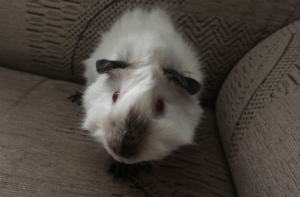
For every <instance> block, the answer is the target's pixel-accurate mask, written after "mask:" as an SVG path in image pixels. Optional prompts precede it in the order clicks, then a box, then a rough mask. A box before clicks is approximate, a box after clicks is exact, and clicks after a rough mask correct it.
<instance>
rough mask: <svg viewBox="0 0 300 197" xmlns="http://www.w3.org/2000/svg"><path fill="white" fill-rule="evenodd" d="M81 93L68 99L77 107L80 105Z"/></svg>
mask: <svg viewBox="0 0 300 197" xmlns="http://www.w3.org/2000/svg"><path fill="white" fill-rule="evenodd" d="M82 97H83V93H81V92H77V93H76V94H74V95H72V96H70V97H69V98H68V99H69V100H71V102H72V103H76V104H77V105H81V104H82Z"/></svg>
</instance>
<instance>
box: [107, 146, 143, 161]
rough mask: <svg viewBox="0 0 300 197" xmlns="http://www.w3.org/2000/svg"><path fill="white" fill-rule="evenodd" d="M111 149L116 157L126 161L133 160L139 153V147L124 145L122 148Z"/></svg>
mask: <svg viewBox="0 0 300 197" xmlns="http://www.w3.org/2000/svg"><path fill="white" fill-rule="evenodd" d="M110 148H111V150H112V151H113V152H114V154H115V155H118V156H120V157H123V158H126V159H129V158H132V157H133V156H134V155H136V153H137V147H136V146H132V145H130V144H124V143H122V145H121V146H111V147H110Z"/></svg>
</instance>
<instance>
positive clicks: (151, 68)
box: [83, 60, 202, 164]
mask: <svg viewBox="0 0 300 197" xmlns="http://www.w3.org/2000/svg"><path fill="white" fill-rule="evenodd" d="M97 71H98V72H99V74H100V75H99V77H98V79H97V81H95V82H94V83H93V84H91V85H90V86H89V87H88V88H87V90H86V91H85V93H84V98H83V104H84V108H85V112H86V114H85V119H84V123H83V128H84V129H87V130H89V131H90V132H91V133H92V135H93V136H94V137H95V138H96V140H97V141H99V142H101V143H102V144H103V146H104V148H105V149H106V150H107V152H108V153H109V154H110V155H112V156H113V157H114V159H116V160H117V161H119V162H124V163H127V164H131V163H137V162H141V161H151V160H158V159H161V158H163V157H165V156H167V155H169V154H170V153H171V152H172V151H173V150H176V149H178V148H179V147H180V146H183V145H186V144H191V143H192V142H193V137H194V132H195V128H196V127H197V125H198V122H199V119H200V116H201V114H202V110H201V108H200V106H199V102H198V98H197V95H198V91H199V89H200V84H199V83H198V82H197V81H196V80H194V79H192V78H188V77H184V76H182V75H180V74H179V73H177V72H176V71H174V70H167V69H165V70H164V69H162V68H161V67H160V66H158V65H148V66H140V67H138V68H134V67H126V64H125V63H122V62H117V61H108V60H100V61H97Z"/></svg>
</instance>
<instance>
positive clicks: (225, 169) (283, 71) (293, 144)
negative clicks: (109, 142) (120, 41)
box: [0, 0, 300, 197]
mask: <svg viewBox="0 0 300 197" xmlns="http://www.w3.org/2000/svg"><path fill="white" fill-rule="evenodd" d="M153 5H156V6H161V7H165V8H166V9H168V10H169V11H170V13H171V15H172V18H173V20H174V22H175V23H176V26H177V28H178V29H179V30H180V31H181V32H183V35H184V38H185V39H187V40H189V41H190V42H192V43H193V44H194V46H195V48H196V49H197V51H198V53H199V58H200V59H201V62H202V64H203V69H204V71H205V73H206V80H205V82H204V84H203V91H202V93H201V97H200V100H201V105H202V106H203V107H204V109H205V112H204V117H203V118H202V119H201V120H199V127H198V128H197V134H196V140H195V141H196V143H195V145H193V146H187V147H184V148H182V149H180V150H178V151H176V152H174V153H173V154H172V155H171V156H169V157H168V158H166V159H165V160H163V161H158V162H155V163H154V167H153V170H152V172H145V171H140V172H139V174H138V175H137V176H136V177H131V178H129V179H128V180H127V181H123V180H119V179H117V180H113V178H112V176H111V175H110V174H108V173H107V169H108V167H109V165H110V164H111V162H112V160H111V158H110V157H109V156H108V155H107V153H106V152H105V151H104V150H103V149H102V148H101V147H100V146H99V144H98V143H96V142H95V141H94V140H93V139H91V137H90V136H89V134H88V132H87V131H84V130H82V129H81V127H80V126H81V119H82V116H83V112H82V109H81V107H80V106H77V105H75V104H74V103H71V102H70V101H69V100H68V99H67V98H68V97H69V96H70V95H72V94H74V93H75V92H76V91H82V90H83V89H84V86H83V84H84V80H83V79H82V71H83V65H82V61H83V60H84V59H85V58H86V57H87V56H88V55H89V53H90V52H91V51H92V50H93V47H94V46H95V44H96V42H97V41H98V39H99V35H101V33H102V32H105V31H106V30H107V29H108V28H109V27H110V26H111V24H112V23H113V22H114V20H115V19H116V18H117V17H118V16H119V15H120V14H121V13H122V12H123V11H124V10H125V9H127V8H130V7H134V6H144V7H148V6H153ZM299 10H300V2H299V1H297V0H287V1H278V0H264V1H257V0H243V1H240V0H230V1H229V0H223V1H219V0H210V1H207V0H180V1H179V0H161V1H159V0H126V1H125V0H101V1H100V0H26V1H20V0H19V1H18V0H12V1H1V2H0V117H1V119H0V196H1V197H27V196H28V197H46V196H47V197H48V196H54V197H59V196H64V197H69V196H70V197H77V196H78V197H86V196H91V197H94V196H101V197H102V196H103V197H108V196H122V197H156V196H157V197H160V196H161V197H284V196H286V197H297V196H300V102H299V100H300V21H299V19H300V12H299Z"/></svg>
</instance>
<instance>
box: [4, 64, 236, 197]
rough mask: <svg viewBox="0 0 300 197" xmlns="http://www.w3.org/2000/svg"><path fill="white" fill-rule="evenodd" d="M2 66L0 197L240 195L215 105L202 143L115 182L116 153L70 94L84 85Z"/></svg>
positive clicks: (203, 129) (203, 128)
mask: <svg viewBox="0 0 300 197" xmlns="http://www.w3.org/2000/svg"><path fill="white" fill-rule="evenodd" d="M0 73H1V74H0V75H1V86H2V84H5V86H4V87H5V89H4V91H1V96H0V106H1V107H2V106H4V104H5V103H9V107H5V111H4V110H2V108H1V113H2V112H3V113H2V115H1V117H2V118H1V120H0V125H1V127H0V136H1V137H0V161H1V165H0V180H1V181H0V194H1V195H0V196H1V197H2V196H3V197H26V196H28V197H40V196H42V197H49V196H55V197H58V196H64V197H66V196H70V197H71V196H72V197H74V196H80V197H82V196H103V197H106V196H118V195H119V196H128V197H142V196H164V197H167V196H170V197H182V196H199V195H200V196H206V197H217V196H220V195H222V196H224V197H235V190H234V188H233V185H232V180H231V178H230V173H229V171H228V168H227V164H226V161H225V158H224V155H223V150H222V148H221V144H220V141H219V137H218V134H217V130H216V123H215V119H214V111H213V110H210V109H206V111H205V116H206V119H205V120H204V121H203V123H202V124H201V126H200V128H199V131H198V136H197V137H198V138H197V142H198V145H196V146H191V147H186V148H184V149H182V150H180V151H179V152H177V153H174V154H173V155H172V156H171V157H170V158H168V159H166V160H164V161H163V162H158V163H155V168H154V171H153V173H150V174H146V173H145V174H142V173H141V174H139V176H138V177H137V178H134V179H130V180H128V181H127V182H122V181H117V182H114V181H113V179H112V176H111V175H109V174H107V169H108V167H109V164H110V162H111V160H110V159H109V158H108V156H107V154H106V153H105V151H103V150H102V149H101V147H100V145H99V144H98V143H96V142H94V141H93V140H92V138H91V137H90V136H89V135H88V133H87V132H85V131H82V130H81V129H80V120H81V117H82V112H81V107H79V106H77V105H75V104H73V103H71V102H69V101H68V99H67V98H68V96H69V95H71V94H73V93H74V92H75V91H76V90H81V88H82V87H80V86H79V85H75V84H72V83H69V82H62V81H55V80H49V79H47V78H42V77H37V76H34V75H31V74H25V73H20V72H16V71H12V70H9V69H4V68H1V67H0ZM13 78H14V80H12V79H13ZM16 79H19V80H18V81H16ZM2 90H3V89H2ZM3 95H10V97H7V96H5V97H4V96H3ZM3 103H4V104H3ZM6 106H8V104H6Z"/></svg>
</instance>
